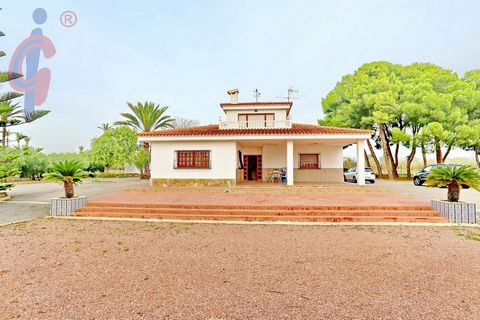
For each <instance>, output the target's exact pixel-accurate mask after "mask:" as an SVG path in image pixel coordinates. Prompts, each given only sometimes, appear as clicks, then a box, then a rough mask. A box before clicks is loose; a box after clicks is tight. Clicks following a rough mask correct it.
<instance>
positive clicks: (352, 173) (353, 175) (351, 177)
mask: <svg viewBox="0 0 480 320" xmlns="http://www.w3.org/2000/svg"><path fill="white" fill-rule="evenodd" d="M343 181H345V182H347V181H351V182H353V183H356V182H357V168H350V169H348V171H347V172H344V173H343ZM365 181H368V182H370V183H375V173H373V170H372V168H365Z"/></svg>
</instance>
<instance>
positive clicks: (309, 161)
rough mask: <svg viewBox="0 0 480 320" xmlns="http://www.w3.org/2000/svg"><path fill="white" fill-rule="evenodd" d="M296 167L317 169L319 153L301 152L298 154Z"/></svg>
mask: <svg viewBox="0 0 480 320" xmlns="http://www.w3.org/2000/svg"><path fill="white" fill-rule="evenodd" d="M298 167H299V168H300V169H319V168H320V154H318V153H301V154H300V155H299V163H298Z"/></svg>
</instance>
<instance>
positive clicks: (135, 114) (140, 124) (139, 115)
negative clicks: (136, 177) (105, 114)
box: [115, 102, 175, 178]
mask: <svg viewBox="0 0 480 320" xmlns="http://www.w3.org/2000/svg"><path fill="white" fill-rule="evenodd" d="M127 105H128V107H129V108H130V110H131V111H132V113H121V114H120V115H121V116H122V117H124V118H125V119H126V120H122V121H116V122H115V125H120V126H129V127H131V128H133V129H134V130H136V131H138V132H150V131H155V130H160V129H166V128H173V125H174V122H175V119H174V118H172V117H171V116H169V115H167V114H165V112H166V111H167V110H168V107H167V106H163V107H162V106H160V105H158V104H155V103H153V102H145V103H140V102H138V103H137V104H136V105H134V104H133V103H130V102H127ZM143 148H144V149H145V150H147V151H148V150H149V149H150V147H149V144H148V143H147V142H143ZM145 177H146V178H148V177H150V162H149V163H147V165H146V166H145Z"/></svg>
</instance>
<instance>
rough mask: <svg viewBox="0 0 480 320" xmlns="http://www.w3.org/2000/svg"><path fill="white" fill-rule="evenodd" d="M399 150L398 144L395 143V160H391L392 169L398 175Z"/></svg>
mask: <svg viewBox="0 0 480 320" xmlns="http://www.w3.org/2000/svg"><path fill="white" fill-rule="evenodd" d="M399 149H400V143H397V145H396V146H395V158H394V159H393V167H394V168H395V171H396V172H397V174H398V151H399Z"/></svg>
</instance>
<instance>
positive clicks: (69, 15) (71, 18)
mask: <svg viewBox="0 0 480 320" xmlns="http://www.w3.org/2000/svg"><path fill="white" fill-rule="evenodd" d="M60 23H61V24H62V25H63V26H64V27H67V28H70V27H73V26H74V25H75V24H77V15H76V14H75V12H73V11H70V10H67V11H65V12H63V13H62V14H61V15H60Z"/></svg>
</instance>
